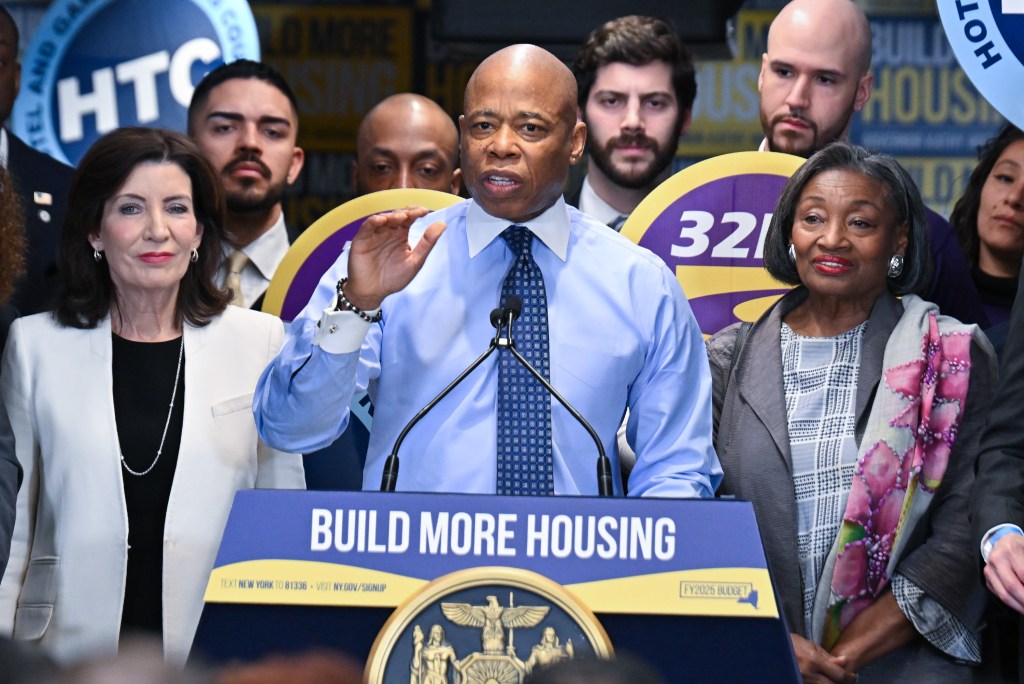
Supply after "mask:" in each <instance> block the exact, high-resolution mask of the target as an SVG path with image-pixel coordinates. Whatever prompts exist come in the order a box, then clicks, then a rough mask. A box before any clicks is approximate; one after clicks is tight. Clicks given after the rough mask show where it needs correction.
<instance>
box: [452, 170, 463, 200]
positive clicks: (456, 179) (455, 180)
mask: <svg viewBox="0 0 1024 684" xmlns="http://www.w3.org/2000/svg"><path fill="white" fill-rule="evenodd" d="M461 190H462V169H455V170H454V171H452V194H453V195H458V194H459V192H460V191H461Z"/></svg>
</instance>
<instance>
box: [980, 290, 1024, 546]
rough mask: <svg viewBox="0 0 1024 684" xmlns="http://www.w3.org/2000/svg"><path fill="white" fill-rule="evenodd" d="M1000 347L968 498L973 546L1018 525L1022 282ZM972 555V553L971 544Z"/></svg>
mask: <svg viewBox="0 0 1024 684" xmlns="http://www.w3.org/2000/svg"><path fill="white" fill-rule="evenodd" d="M1003 348H1004V350H1005V353H1004V354H1003V355H1002V365H1001V367H1000V374H999V387H998V389H997V390H996V395H995V400H994V401H993V402H992V410H991V411H990V414H989V424H988V428H987V429H986V430H985V434H984V436H983V437H982V441H981V448H980V450H979V453H978V461H977V481H976V482H975V485H974V496H973V497H972V499H971V522H972V523H973V525H974V538H975V542H976V544H977V543H980V542H981V538H982V536H984V534H985V532H986V531H988V530H989V529H991V528H992V527H995V526H996V525H999V524H1002V523H1014V524H1016V525H1020V526H1021V527H1024V278H1021V280H1020V284H1019V285H1018V290H1017V298H1016V300H1014V305H1013V313H1011V314H1010V324H1009V328H1008V329H1007V332H1006V340H1005V343H1004V345H1003ZM974 552H975V554H977V553H978V548H977V546H976V547H975V549H974Z"/></svg>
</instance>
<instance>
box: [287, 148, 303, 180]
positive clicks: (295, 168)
mask: <svg viewBox="0 0 1024 684" xmlns="http://www.w3.org/2000/svg"><path fill="white" fill-rule="evenodd" d="M305 163H306V153H305V152H303V150H302V148H301V147H296V148H295V149H294V150H292V163H291V164H289V165H288V185H291V184H292V183H294V182H295V181H297V180H298V179H299V173H300V172H301V171H302V165H303V164H305Z"/></svg>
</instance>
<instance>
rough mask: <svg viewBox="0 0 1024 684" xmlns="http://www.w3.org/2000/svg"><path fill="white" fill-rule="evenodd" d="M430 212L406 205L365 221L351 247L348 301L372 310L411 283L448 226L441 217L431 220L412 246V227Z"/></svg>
mask: <svg viewBox="0 0 1024 684" xmlns="http://www.w3.org/2000/svg"><path fill="white" fill-rule="evenodd" d="M428 213H429V210H427V209H425V208H424V207H406V208H405V209H398V210H396V211H390V212H386V213H383V214H375V215H373V216H371V217H370V218H368V219H366V220H365V221H364V222H363V225H362V226H360V227H359V232H357V233H356V236H355V237H354V238H352V246H351V247H350V248H349V256H348V282H347V283H346V284H345V297H346V298H347V299H348V301H350V302H351V303H352V304H353V305H355V306H357V307H359V308H360V309H362V310H364V311H372V310H373V309H376V308H378V307H380V303H381V302H382V301H384V298H385V297H387V296H388V295H389V294H393V293H395V292H398V291H399V290H401V289H402V288H404V287H405V286H406V285H408V284H409V281H410V280H412V279H413V277H414V276H415V275H416V274H417V273H419V270H420V268H421V267H422V266H423V262H424V261H426V258H427V255H428V254H429V253H430V250H431V249H433V247H434V244H435V243H436V242H437V239H438V238H439V237H440V236H441V233H443V232H444V229H445V224H444V223H443V222H441V221H438V222H437V223H433V224H431V225H430V227H428V228H427V230H426V232H425V233H424V234H423V238H422V239H421V240H420V241H419V242H418V243H416V246H415V247H410V246H409V227H410V226H412V224H413V222H414V221H416V219H418V218H421V217H423V216H426V215H427V214H428Z"/></svg>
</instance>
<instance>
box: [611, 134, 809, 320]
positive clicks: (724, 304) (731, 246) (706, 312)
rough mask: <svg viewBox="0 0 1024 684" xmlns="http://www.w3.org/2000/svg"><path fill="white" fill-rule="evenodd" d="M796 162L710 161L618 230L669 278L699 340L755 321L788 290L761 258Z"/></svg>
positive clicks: (771, 158) (745, 157)
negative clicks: (676, 281)
mask: <svg viewBox="0 0 1024 684" xmlns="http://www.w3.org/2000/svg"><path fill="white" fill-rule="evenodd" d="M803 162H804V160H803V159H802V158H800V157H795V156H792V155H788V154H779V153H777V152H737V153H735V154H725V155H721V156H719V157H712V158H711V159H707V160H705V161H702V162H700V163H698V164H694V165H693V166H690V167H688V168H686V169H683V170H682V171H680V172H679V173H677V174H675V175H674V176H672V177H671V178H669V179H668V180H666V181H665V182H664V183H662V184H661V185H659V186H658V187H657V188H656V189H655V190H654V192H652V193H651V194H650V195H648V196H647V198H646V199H645V200H644V201H643V202H641V203H640V206H638V207H637V208H636V210H635V211H634V212H633V213H632V214H631V215H630V217H629V220H627V221H626V223H625V225H624V226H623V227H622V234H623V235H625V236H626V237H628V238H629V239H630V240H632V241H633V242H635V243H637V244H638V245H640V246H641V247H646V248H647V249H649V250H651V251H652V252H654V253H655V254H657V255H658V256H660V257H661V258H662V259H663V260H664V261H665V263H666V264H668V267H669V268H670V269H672V271H673V272H674V273H675V274H676V277H677V278H678V279H679V284H680V285H682V287H683V292H685V293H686V297H687V299H689V300H690V306H691V307H692V308H693V313H694V315H695V316H696V317H697V323H698V324H699V325H700V329H701V332H703V333H704V335H705V336H707V335H713V334H715V333H716V332H718V331H719V330H721V329H722V328H724V327H726V326H728V325H730V324H732V323H735V322H737V321H754V320H757V318H758V317H759V316H760V315H761V314H762V313H763V312H764V311H765V309H767V308H768V307H769V306H770V305H771V304H772V302H774V301H775V300H776V299H778V298H779V297H780V296H781V295H782V294H784V293H785V292H786V291H787V290H788V289H789V286H788V285H785V284H783V283H780V282H778V281H777V280H775V279H774V278H772V277H771V276H770V275H769V274H768V271H766V270H764V265H763V260H762V256H763V254H764V240H765V236H766V235H767V233H768V225H769V224H770V223H771V218H772V212H773V211H774V209H775V202H776V200H778V198H779V195H780V194H781V192H782V188H783V186H785V184H786V181H787V180H788V179H789V177H790V176H791V175H792V174H793V172H794V171H796V170H797V169H798V168H799V167H800V165H801V164H803Z"/></svg>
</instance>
